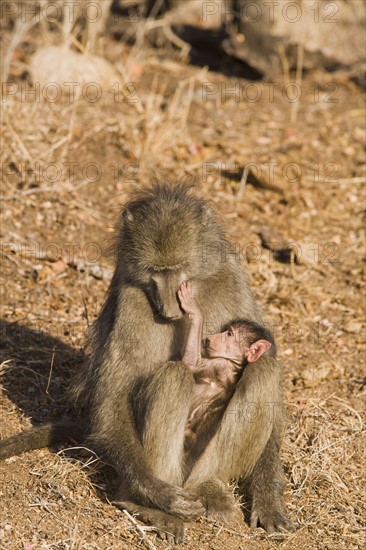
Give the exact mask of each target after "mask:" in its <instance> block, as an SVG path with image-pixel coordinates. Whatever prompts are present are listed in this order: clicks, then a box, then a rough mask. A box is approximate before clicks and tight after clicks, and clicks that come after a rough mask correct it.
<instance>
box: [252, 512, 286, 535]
mask: <svg viewBox="0 0 366 550" xmlns="http://www.w3.org/2000/svg"><path fill="white" fill-rule="evenodd" d="M250 526H251V527H257V526H260V527H263V529H265V530H266V531H267V533H275V532H276V531H294V530H295V529H296V525H295V524H294V523H292V521H291V520H290V519H289V518H288V517H287V516H286V514H285V513H283V512H281V511H279V510H274V512H273V514H271V515H269V514H268V513H267V514H264V513H263V514H260V513H258V512H256V511H255V510H254V511H253V512H252V514H251V518H250Z"/></svg>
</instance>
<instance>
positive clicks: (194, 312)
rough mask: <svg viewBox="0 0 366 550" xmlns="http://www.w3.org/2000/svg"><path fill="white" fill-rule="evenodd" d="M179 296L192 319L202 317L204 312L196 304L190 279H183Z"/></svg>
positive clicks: (183, 307) (181, 303)
mask: <svg viewBox="0 0 366 550" xmlns="http://www.w3.org/2000/svg"><path fill="white" fill-rule="evenodd" d="M178 298H179V301H180V305H181V306H182V309H184V311H185V312H186V313H188V315H189V318H190V319H194V318H199V319H201V318H202V313H201V310H200V308H199V307H198V305H197V304H196V302H195V300H194V298H193V295H192V284H191V283H190V282H189V281H183V283H181V285H180V287H179V290H178Z"/></svg>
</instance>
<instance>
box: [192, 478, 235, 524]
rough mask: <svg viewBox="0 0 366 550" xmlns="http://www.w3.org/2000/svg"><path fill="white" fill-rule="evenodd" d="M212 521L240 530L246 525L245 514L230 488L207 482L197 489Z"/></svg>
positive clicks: (216, 482)
mask: <svg viewBox="0 0 366 550" xmlns="http://www.w3.org/2000/svg"><path fill="white" fill-rule="evenodd" d="M196 492H197V495H198V497H199V498H200V500H201V502H202V504H203V505H204V506H205V508H206V517H207V519H210V520H211V521H215V522H217V523H221V524H223V525H227V526H228V527H232V528H238V527H241V526H243V525H244V519H243V514H242V511H241V509H240V506H239V504H238V502H237V501H236V499H235V496H234V493H233V491H232V489H230V487H229V486H228V485H226V484H224V483H222V482H220V481H207V482H205V483H202V484H201V485H200V486H199V487H198V488H197V489H196Z"/></svg>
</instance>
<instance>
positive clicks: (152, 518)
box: [113, 500, 185, 544]
mask: <svg viewBox="0 0 366 550" xmlns="http://www.w3.org/2000/svg"><path fill="white" fill-rule="evenodd" d="M113 504H114V505H115V506H117V508H120V509H121V510H127V512H129V513H130V514H134V515H136V517H137V519H139V520H141V521H142V522H143V523H146V525H151V526H152V527H154V528H155V529H156V532H157V534H158V536H159V537H160V538H161V539H163V540H166V541H168V542H169V543H170V544H181V543H182V542H183V540H184V531H185V527H184V523H183V521H182V520H181V519H179V518H177V517H176V516H172V515H170V514H167V513H166V512H162V511H161V510H156V509H155V508H147V507H146V506H141V505H140V504H135V503H134V502H132V501H129V500H125V501H114V502H113Z"/></svg>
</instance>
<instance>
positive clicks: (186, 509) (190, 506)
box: [166, 489, 206, 520]
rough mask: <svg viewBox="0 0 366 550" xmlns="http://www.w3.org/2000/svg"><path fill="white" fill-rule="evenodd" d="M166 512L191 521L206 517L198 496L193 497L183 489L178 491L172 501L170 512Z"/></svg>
mask: <svg viewBox="0 0 366 550" xmlns="http://www.w3.org/2000/svg"><path fill="white" fill-rule="evenodd" d="M166 511H167V512H169V513H171V514H174V515H177V516H178V517H180V518H182V519H189V520H191V519H196V518H198V517H199V516H202V515H204V514H205V511H206V510H205V508H204V506H203V505H202V502H201V501H200V500H198V498H197V497H196V496H194V495H191V494H190V493H188V492H187V491H184V490H183V489H178V490H177V491H176V495H175V497H174V498H173V499H172V501H171V505H170V506H169V510H166Z"/></svg>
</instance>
